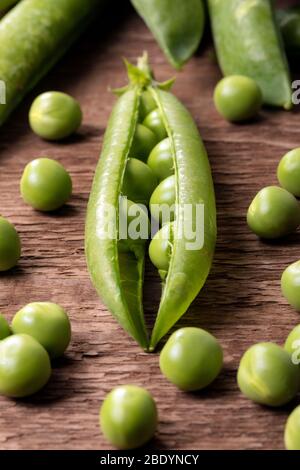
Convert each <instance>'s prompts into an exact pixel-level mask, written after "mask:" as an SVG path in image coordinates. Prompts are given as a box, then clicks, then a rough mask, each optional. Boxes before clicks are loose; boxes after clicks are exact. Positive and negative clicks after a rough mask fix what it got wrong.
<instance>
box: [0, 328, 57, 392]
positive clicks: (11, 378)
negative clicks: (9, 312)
mask: <svg viewBox="0 0 300 470" xmlns="http://www.w3.org/2000/svg"><path fill="white" fill-rule="evenodd" d="M50 375H51V365H50V359H49V356H48V354H47V351H46V350H45V349H44V348H43V346H41V345H40V343H38V342H37V341H36V340H35V339H34V338H32V337H31V336H28V335H12V336H9V337H8V338H5V339H4V340H3V341H1V342H0V394H1V395H5V396H8V397H16V398H18V397H26V396H28V395H32V394H34V393H36V392H38V391H39V390H40V389H41V388H43V387H44V385H46V383H47V382H48V380H49V378H50Z"/></svg>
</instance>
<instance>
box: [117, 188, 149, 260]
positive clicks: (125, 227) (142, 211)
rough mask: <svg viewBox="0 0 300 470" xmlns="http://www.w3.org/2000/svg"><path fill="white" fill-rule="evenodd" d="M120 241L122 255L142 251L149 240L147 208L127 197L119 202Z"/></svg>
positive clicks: (119, 246)
mask: <svg viewBox="0 0 300 470" xmlns="http://www.w3.org/2000/svg"><path fill="white" fill-rule="evenodd" d="M118 225H119V240H118V249H119V252H121V253H127V252H128V251H135V250H136V249H137V250H140V246H141V245H144V244H145V243H146V241H147V240H148V238H149V230H150V223H149V218H148V213H147V208H145V207H143V206H142V205H140V204H136V203H134V202H132V201H130V199H127V198H125V197H122V198H120V200H119V224H118Z"/></svg>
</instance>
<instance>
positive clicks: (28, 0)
mask: <svg viewBox="0 0 300 470" xmlns="http://www.w3.org/2000/svg"><path fill="white" fill-rule="evenodd" d="M106 2H107V0H85V1H84V2H82V0H59V1H53V0H23V1H21V2H19V3H18V4H17V5H16V6H15V7H14V8H12V10H10V11H9V12H8V13H7V14H6V15H5V16H4V18H3V19H2V20H1V21H0V80H1V83H2V85H3V84H5V98H6V99H5V100H3V99H1V100H0V103H1V104H0V125H1V124H3V122H4V121H5V120H6V119H7V117H8V116H9V114H10V113H11V112H12V111H13V109H14V108H15V107H16V106H17V105H18V104H19V103H20V102H21V100H22V99H23V98H24V96H25V95H26V93H27V92H28V91H30V90H31V89H32V88H33V87H34V86H35V85H36V84H37V82H38V81H39V80H40V79H41V78H42V77H43V76H44V75H45V74H46V73H47V72H48V71H49V70H50V68H51V67H52V66H53V65H54V64H55V62H57V60H58V59H59V58H60V57H61V56H62V55H63V54H64V53H65V52H66V51H67V49H68V48H69V46H70V45H71V44H72V43H73V42H74V40H75V39H77V38H78V37H79V35H80V33H81V32H82V31H83V30H84V29H85V27H86V26H87V24H88V23H89V22H90V21H91V19H92V18H93V17H94V15H95V12H96V11H97V9H98V8H100V7H101V6H103V5H105V3H106ZM3 101H5V102H6V103H5V104H2V102H3Z"/></svg>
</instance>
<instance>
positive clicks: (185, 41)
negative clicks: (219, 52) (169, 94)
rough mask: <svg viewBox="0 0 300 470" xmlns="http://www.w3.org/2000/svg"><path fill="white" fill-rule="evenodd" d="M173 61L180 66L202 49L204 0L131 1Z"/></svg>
mask: <svg viewBox="0 0 300 470" xmlns="http://www.w3.org/2000/svg"><path fill="white" fill-rule="evenodd" d="M131 3H132V4H133V6H134V7H135V9H136V10H137V12H138V13H139V14H140V16H141V17H142V18H143V19H144V20H145V22H146V24H147V26H148V27H149V29H150V30H151V31H152V33H153V35H154V37H155V38H156V40H157V41H158V43H159V45H160V47H161V48H162V50H163V51H164V53H165V55H166V56H167V58H168V60H169V61H170V63H171V64H172V65H173V67H175V68H180V67H182V65H183V64H184V63H185V62H186V61H187V60H189V59H190V58H191V56H192V55H193V54H194V53H195V51H196V49H197V48H198V46H199V44H200V41H201V39H202V36H203V31H204V19H205V14H204V7H203V3H202V0H184V1H182V0H131Z"/></svg>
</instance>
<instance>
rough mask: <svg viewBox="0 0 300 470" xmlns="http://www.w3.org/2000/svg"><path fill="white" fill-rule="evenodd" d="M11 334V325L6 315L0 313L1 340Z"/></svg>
mask: <svg viewBox="0 0 300 470" xmlns="http://www.w3.org/2000/svg"><path fill="white" fill-rule="evenodd" d="M10 335H11V329H10V327H9V324H8V322H7V321H6V319H5V318H4V316H3V315H1V313H0V340H2V339H4V338H7V337H8V336H10Z"/></svg>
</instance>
